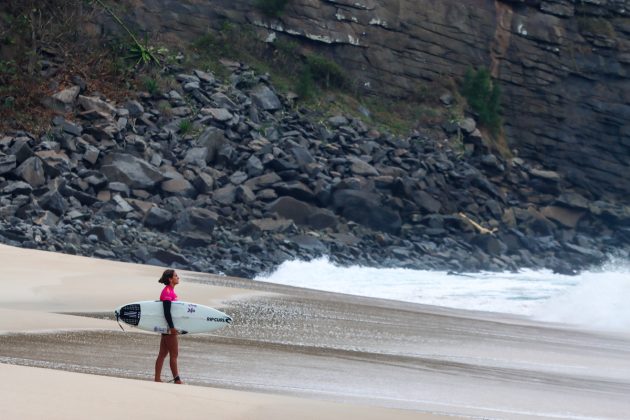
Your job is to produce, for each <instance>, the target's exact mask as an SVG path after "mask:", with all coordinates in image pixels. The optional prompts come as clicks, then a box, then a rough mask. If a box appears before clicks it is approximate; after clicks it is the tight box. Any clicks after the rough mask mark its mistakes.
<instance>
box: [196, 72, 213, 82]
mask: <svg viewBox="0 0 630 420" xmlns="http://www.w3.org/2000/svg"><path fill="white" fill-rule="evenodd" d="M193 73H195V76H197V77H198V78H199V80H201V81H202V82H205V83H210V84H212V83H214V82H215V79H214V76H213V75H212V74H210V73H206V72H205V71H201V70H193Z"/></svg>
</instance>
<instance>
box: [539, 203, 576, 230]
mask: <svg viewBox="0 0 630 420" xmlns="http://www.w3.org/2000/svg"><path fill="white" fill-rule="evenodd" d="M541 213H542V214H543V215H544V216H545V217H546V218H547V219H551V220H555V221H556V222H558V223H560V224H561V225H562V226H564V227H568V228H571V229H575V227H576V226H577V224H578V222H579V221H580V219H581V218H582V216H584V213H585V212H584V211H583V210H573V209H568V208H566V207H558V206H547V207H545V208H543V209H542V211H541Z"/></svg>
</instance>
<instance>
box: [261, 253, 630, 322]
mask: <svg viewBox="0 0 630 420" xmlns="http://www.w3.org/2000/svg"><path fill="white" fill-rule="evenodd" d="M256 280H259V281H266V282H271V283H278V284H284V285H291V286H298V287H306V288H310V289H318V290H325V291H331V292H338V293H347V294H352V295H359V296H369V297H378V298H386V299H393V300H400V301H406V302H415V303H423V304H429V305H436V306H443V307H449V308H459V309H468V310H477V311H488V312H500V313H508V314H515V315H521V316H525V317H529V318H532V319H535V320H539V321H547V322H557V323H564V324H574V325H577V326H581V327H586V328H588V329H594V330H611V331H625V332H628V331H630V261H628V260H623V259H614V258H611V259H610V260H609V262H607V263H606V264H604V265H603V266H602V267H600V268H598V269H593V270H591V271H585V272H582V273H581V274H579V275H577V276H565V275H561V274H554V273H552V272H551V271H548V270H540V271H534V270H522V271H520V272H518V273H509V272H505V273H491V272H481V273H459V274H455V275H453V274H449V273H447V272H440V271H423V270H410V269H403V268H371V267H360V266H352V267H340V266H336V265H335V264H333V263H331V262H330V261H329V260H328V259H327V258H319V259H315V260H311V261H287V262H285V263H283V264H282V265H280V266H279V267H278V269H277V270H276V271H274V272H273V273H270V274H267V275H261V276H258V277H257V278H256Z"/></svg>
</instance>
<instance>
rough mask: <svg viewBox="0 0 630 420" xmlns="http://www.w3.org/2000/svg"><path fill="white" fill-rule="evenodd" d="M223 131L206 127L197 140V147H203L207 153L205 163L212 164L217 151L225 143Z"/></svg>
mask: <svg viewBox="0 0 630 420" xmlns="http://www.w3.org/2000/svg"><path fill="white" fill-rule="evenodd" d="M226 141H227V140H226V138H225V135H224V134H223V130H220V129H218V128H216V127H208V128H207V129H206V130H205V131H204V132H203V133H202V134H201V135H200V136H199V138H198V139H197V146H199V147H205V148H206V149H207V151H208V155H207V159H206V162H208V163H210V162H214V161H215V159H216V156H217V154H218V152H219V150H220V149H221V148H222V147H223V145H224V144H225V143H226Z"/></svg>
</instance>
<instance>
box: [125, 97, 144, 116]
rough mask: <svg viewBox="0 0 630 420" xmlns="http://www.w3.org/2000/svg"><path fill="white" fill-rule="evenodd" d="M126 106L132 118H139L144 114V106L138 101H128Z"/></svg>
mask: <svg viewBox="0 0 630 420" xmlns="http://www.w3.org/2000/svg"><path fill="white" fill-rule="evenodd" d="M126 108H127V110H128V111H129V116H130V117H131V118H137V117H139V116H141V115H142V114H144V107H143V106H142V104H140V102H138V101H134V100H131V101H128V102H127V104H126Z"/></svg>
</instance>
